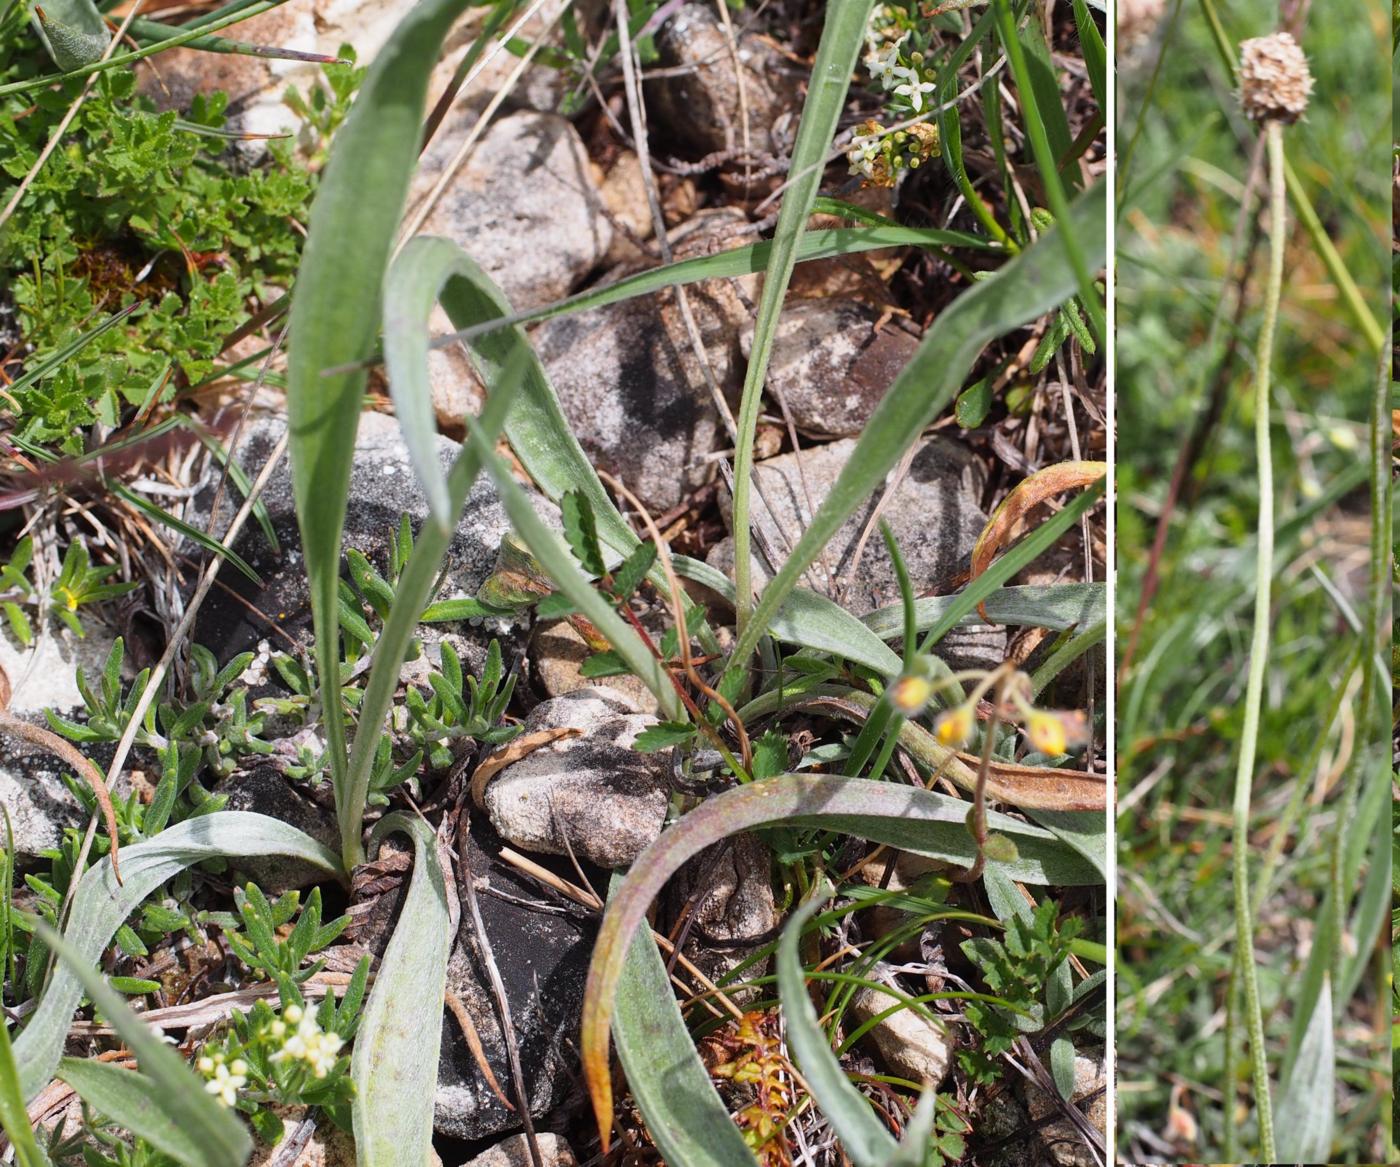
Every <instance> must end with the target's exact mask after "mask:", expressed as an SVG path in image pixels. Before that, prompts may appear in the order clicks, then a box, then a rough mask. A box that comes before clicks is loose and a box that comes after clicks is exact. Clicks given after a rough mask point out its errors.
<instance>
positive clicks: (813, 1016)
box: [629, 881, 896, 1167]
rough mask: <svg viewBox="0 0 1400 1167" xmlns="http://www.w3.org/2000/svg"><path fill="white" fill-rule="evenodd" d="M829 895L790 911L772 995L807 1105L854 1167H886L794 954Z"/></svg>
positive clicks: (877, 1130) (870, 1120)
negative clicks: (811, 1105)
mask: <svg viewBox="0 0 1400 1167" xmlns="http://www.w3.org/2000/svg"><path fill="white" fill-rule="evenodd" d="M830 896H831V886H830V884H827V883H826V882H825V881H823V883H822V885H821V886H820V887H819V888H818V890H817V892H816V894H815V895H814V896H813V897H812V898H811V899H809V900H808V901H807V902H806V903H804V904H803V905H802V906H801V907H799V908H798V909H797V911H795V912H793V914H792V916H791V918H790V919H789V920H788V922H787V923H786V924H785V925H784V926H783V932H782V936H781V937H780V938H779V940H778V952H777V973H778V995H779V997H780V999H781V1000H782V1003H783V1020H784V1021H785V1022H786V1024H787V1039H788V1046H789V1047H790V1048H791V1050H792V1055H793V1060H794V1061H795V1062H796V1063H797V1068H798V1069H799V1070H801V1071H802V1077H803V1079H804V1080H805V1081H806V1083H807V1085H808V1087H810V1089H811V1091H812V1098H813V1100H814V1101H815V1102H816V1104H817V1106H818V1107H819V1108H820V1110H821V1112H822V1114H823V1115H825V1116H826V1118H827V1120H828V1121H829V1122H830V1123H831V1127H832V1129H833V1130H834V1131H835V1132H836V1135H837V1137H838V1138H839V1139H840V1140H841V1149H842V1150H843V1151H844V1152H845V1153H846V1155H848V1156H849V1157H850V1160H851V1162H852V1163H854V1164H855V1167H887V1165H888V1163H889V1162H890V1159H891V1158H892V1157H893V1156H894V1154H895V1146H896V1144H895V1138H894V1136H893V1135H892V1134H890V1132H889V1131H888V1130H886V1129H885V1124H884V1123H882V1122H881V1121H880V1120H879V1119H878V1118H876V1117H875V1112H874V1110H872V1109H871V1105H870V1102H869V1100H868V1099H867V1098H866V1097H865V1095H863V1094H862V1093H861V1092H860V1091H859V1090H857V1089H856V1088H855V1086H853V1085H852V1084H851V1080H850V1079H849V1078H848V1077H846V1071H845V1070H843V1069H842V1068H841V1063H840V1062H838V1061H837V1060H836V1055H835V1054H834V1053H832V1052H831V1045H830V1043H829V1042H828V1041H827V1037H826V1032H825V1031H824V1030H823V1029H822V1027H821V1021H820V1019H819V1018H818V1017H817V1011H816V1009H815V1008H813V1006H812V1001H811V998H810V997H809V996H808V995H807V979H806V976H805V974H804V972H803V969H802V959H801V956H800V955H799V953H798V944H799V942H800V941H801V939H802V930H803V928H804V927H806V925H807V922H808V921H809V920H811V918H812V917H813V916H814V915H816V913H817V912H818V911H819V910H820V908H821V906H822V905H823V904H824V903H826V901H827V900H828V899H829V898H830ZM629 1081H630V1079H629Z"/></svg>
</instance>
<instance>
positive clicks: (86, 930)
mask: <svg viewBox="0 0 1400 1167" xmlns="http://www.w3.org/2000/svg"><path fill="white" fill-rule="evenodd" d="M266 855H284V856H287V857H288V858H293V859H304V860H305V861H306V862H308V863H311V864H314V865H315V866H317V867H320V868H322V869H323V870H324V871H326V873H327V874H332V873H335V872H338V871H339V870H340V861H339V859H338V857H337V856H336V854H335V852H334V851H331V850H330V849H329V848H327V847H324V846H322V845H321V844H320V843H318V842H317V841H316V840H315V839H313V838H312V837H311V836H310V835H307V834H304V833H302V832H301V831H299V830H297V829H296V828H295V827H292V826H288V825H287V824H286V823H284V822H280V821H278V820H277V819H274V818H269V817H268V816H267V815H261V814H253V813H251V812H248V811H220V812H218V813H217V814H209V815H201V816H199V817H198V818H192V819H186V820H185V821H184V822H182V823H177V824H176V825H175V826H173V827H169V828H167V829H166V830H164V831H162V832H161V833H160V834H158V835H156V836H155V838H153V839H148V840H146V841H145V842H143V843H137V844H135V845H134V846H130V847H126V848H124V849H123V850H122V882H121V883H118V882H117V881H116V877H115V876H114V875H113V873H112V864H111V861H110V860H108V859H104V860H102V862H100V863H98V864H96V865H95V866H93V867H92V868H90V869H89V871H88V873H87V874H86V875H84V876H83V878H82V879H81V880H80V881H79V882H78V888H77V892H76V893H75V894H74V896H73V905H72V909H71V910H70V911H69V913H68V924H67V926H66V928H65V929H64V933H63V935H64V938H65V940H66V941H67V943H68V946H69V947H70V948H71V949H72V950H73V952H74V953H75V954H76V957H77V958H78V959H80V960H82V961H85V962H86V963H87V964H88V965H91V966H93V967H96V965H97V962H98V961H99V960H100V959H101V957H102V951H103V949H105V948H106V947H107V945H108V944H109V943H110V942H111V939H112V937H113V936H114V935H115V934H116V931H117V929H118V928H119V927H121V925H122V923H123V921H125V920H126V918H127V916H129V915H130V914H131V913H132V912H134V911H135V910H136V909H137V908H138V907H139V906H140V905H141V903H142V901H144V900H145V898H146V897H147V896H148V895H150V894H151V892H153V891H155V890H156V888H158V887H160V885H161V884H163V883H164V882H165V881H166V880H167V879H169V878H170V877H171V876H173V875H178V874H179V873H180V872H181V871H183V870H185V868H187V867H190V866H192V865H193V864H195V863H200V862H203V861H204V860H206V859H243V858H250V857H255V856H258V857H260V856H266ZM82 996H83V983H82V980H81V979H80V978H79V977H78V976H77V974H76V973H75V972H74V971H73V969H72V967H71V964H70V963H68V962H65V963H64V964H61V965H60V966H59V967H58V968H56V969H55V970H54V973H53V977H52V978H51V979H50V981H49V985H48V988H47V989H46V990H45V991H44V995H43V997H42V998H41V999H40V1001H39V1006H38V1008H37V1009H35V1010H34V1013H33V1016H31V1017H30V1019H29V1023H28V1024H27V1025H26V1026H25V1028H24V1032H23V1033H21V1034H20V1035H19V1037H18V1038H17V1039H16V1040H15V1061H16V1062H17V1063H18V1065H19V1074H20V1082H21V1084H22V1086H23V1088H24V1096H25V1099H26V1100H29V1099H32V1098H33V1097H34V1096H35V1095H36V1094H38V1093H39V1091H40V1090H42V1089H43V1088H44V1087H45V1086H46V1085H48V1083H49V1080H50V1079H51V1078H52V1077H53V1074H54V1070H55V1069H57V1067H58V1062H59V1058H60V1057H62V1055H63V1042H64V1039H65V1038H66V1037H67V1036H68V1025H69V1022H71V1021H72V1019H73V1010H74V1009H76V1008H77V1007H78V1002H79V1001H80V1000H81V999H82Z"/></svg>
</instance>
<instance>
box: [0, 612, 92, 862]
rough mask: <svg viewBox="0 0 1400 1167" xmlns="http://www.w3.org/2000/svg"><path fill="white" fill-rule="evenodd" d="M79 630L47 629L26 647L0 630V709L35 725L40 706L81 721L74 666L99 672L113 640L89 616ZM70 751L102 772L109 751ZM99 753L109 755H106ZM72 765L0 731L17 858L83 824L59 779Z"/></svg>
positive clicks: (4, 797) (2, 796)
mask: <svg viewBox="0 0 1400 1167" xmlns="http://www.w3.org/2000/svg"><path fill="white" fill-rule="evenodd" d="M84 629H85V631H86V632H87V635H86V636H84V637H82V638H79V637H75V636H74V635H73V634H72V633H71V632H69V631H68V630H67V629H59V628H52V627H51V628H49V629H46V630H45V631H44V632H43V633H42V634H41V635H39V636H38V638H37V640H36V641H35V643H34V645H33V646H32V647H31V648H29V649H22V648H21V647H20V646H19V645H17V644H15V643H14V642H13V641H11V640H10V638H9V636H8V634H7V632H0V672H3V673H4V676H5V678H6V680H7V681H8V682H9V687H10V689H11V692H10V699H9V704H8V706H4V707H3V708H5V710H6V712H8V713H10V714H12V715H14V716H15V717H19V718H21V719H23V720H25V721H30V722H33V723H34V724H35V725H40V726H47V725H48V722H47V720H46V719H45V717H44V711H45V710H51V711H53V712H54V713H57V714H59V715H61V716H63V717H69V718H72V719H74V720H77V721H84V720H86V711H85V709H84V706H83V699H82V696H81V695H80V694H79V692H78V683H77V670H78V669H79V668H81V669H82V670H83V672H84V673H85V674H86V676H87V677H88V678H89V680H92V679H94V678H96V677H98V676H100V675H101V673H102V666H103V665H104V664H105V663H106V660H107V654H108V652H109V651H110V650H111V647H112V643H113V639H114V638H113V637H112V635H111V633H110V631H109V630H108V629H107V628H106V627H105V626H103V625H102V624H101V623H100V622H99V621H97V620H95V619H92V618H88V619H86V620H85V621H84ZM36 631H37V628H36ZM77 748H78V749H79V750H80V751H82V752H83V753H84V754H86V755H87V756H89V757H91V758H93V759H94V762H95V764H96V765H97V766H98V768H99V769H103V770H104V772H105V764H106V762H109V761H110V760H111V759H110V753H109V752H107V751H105V750H104V749H97V750H94V748H93V747H92V746H90V745H79V746H78V747H77ZM104 752H107V753H108V756H107V757H106V759H105V760H104V759H103V757H102V756H101V755H102V754H103V753H104ZM71 769H72V768H71V767H69V766H65V765H64V764H63V763H62V762H60V761H59V760H58V759H57V758H55V757H54V756H53V754H51V753H49V752H48V751H47V750H44V749H42V748H40V747H39V746H36V745H32V744H31V743H29V742H25V741H20V740H18V739H16V738H13V737H10V736H9V735H5V734H0V806H3V807H4V809H5V812H6V813H7V814H8V815H9V819H10V829H11V830H12V831H13V832H14V844H15V850H16V851H18V852H19V853H20V854H21V855H37V854H39V853H40V852H41V851H45V850H47V849H49V848H51V847H57V846H58V845H59V843H61V842H62V841H63V830H64V828H65V827H77V826H81V825H82V824H83V823H84V822H86V820H87V816H86V815H85V814H84V813H83V811H82V808H81V806H80V805H79V804H78V801H77V799H75V798H74V797H73V794H72V792H71V791H69V789H68V787H67V786H65V785H64V783H63V779H62V778H61V775H62V774H64V773H69V772H71ZM0 829H2V828H0Z"/></svg>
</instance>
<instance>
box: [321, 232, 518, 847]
mask: <svg viewBox="0 0 1400 1167" xmlns="http://www.w3.org/2000/svg"><path fill="white" fill-rule="evenodd" d="M463 260H465V255H464V253H462V251H461V249H460V248H458V247H456V246H455V245H454V244H451V243H448V242H447V241H445V240H419V239H414V240H412V241H411V242H410V243H409V244H408V245H407V246H405V247H404V249H403V251H402V252H401V253H400V254H399V256H398V258H397V259H395V261H394V263H393V264H392V265H391V266H390V269H389V273H388V275H387V276H386V278H385V301H386V303H387V304H389V305H391V306H393V305H408V304H412V305H414V306H415V308H416V311H417V314H416V315H415V314H414V313H412V312H409V311H407V310H403V311H399V310H393V309H392V308H391V310H389V311H387V312H386V314H385V326H384V347H385V354H386V357H387V359H388V373H389V385H390V389H391V391H392V392H393V394H394V395H395V401H396V402H398V401H402V402H403V403H404V408H407V409H409V410H416V409H418V408H420V406H421V407H423V408H427V409H429V410H430V409H431V406H430V405H429V404H428V403H429V401H430V399H431V389H430V388H429V383H428V315H429V313H430V312H431V310H432V305H433V303H434V301H435V300H436V299H437V297H438V296H439V295H442V294H443V293H444V289H445V288H448V289H450V288H451V287H453V285H454V284H455V283H456V282H458V281H459V279H461V280H469V279H470V277H471V276H472V275H473V274H474V273H476V272H479V269H478V268H476V266H475V265H474V264H471V263H470V261H467V263H466V264H465V265H464V264H463ZM425 287H426V288H430V289H432V294H431V295H427V296H425V295H422V294H420V293H421V290H422V289H423V288H425ZM506 339H507V340H509V339H514V340H515V341H516V344H515V346H514V348H515V355H514V357H513V364H512V365H511V366H510V367H506V368H499V367H497V366H494V365H493V366H492V367H491V368H490V369H488V370H483V373H484V375H486V377H487V381H486V383H487V384H488V385H490V386H491V387H492V388H491V391H490V394H489V396H488V398H487V402H486V406H485V408H484V409H483V410H482V412H481V418H480V420H479V422H478V425H479V427H480V429H481V431H482V433H483V434H484V435H485V436H486V438H487V439H488V441H489V442H491V443H494V442H495V440H496V435H497V434H498V433H499V432H500V430H501V427H502V426H503V425H504V423H505V418H506V415H507V413H508V412H509V411H510V410H511V408H512V406H513V404H514V402H515V400H516V398H517V394H518V391H519V388H520V386H521V384H522V382H523V378H524V376H525V371H526V362H527V360H528V359H531V358H533V355H534V354H533V353H531V352H530V351H529V346H528V345H527V344H526V343H525V340H524V338H523V336H518V335H517V336H516V337H514V338H506ZM396 408H397V406H396ZM431 450H432V458H433V462H434V468H433V472H432V473H433V475H434V476H436V477H437V478H438V479H440V480H442V483H443V489H444V491H445V494H446V511H445V514H446V516H447V521H446V522H431V523H427V524H425V525H424V527H423V529H422V530H421V531H419V533H418V537H417V539H416V540H415V542H414V545H413V552H412V554H411V555H410V556H409V560H408V563H407V564H406V565H405V567H404V570H403V573H402V575H401V576H400V577H399V580H398V583H397V585H396V586H395V589H394V603H393V606H392V607H391V608H390V610H389V618H388V619H387V620H386V621H385V622H384V629H383V631H382V632H381V634H380V637H379V641H378V644H377V646H376V648H375V657H374V664H373V665H372V666H371V668H370V674H369V679H368V681H366V683H365V692H364V696H363V697H362V698H361V702H360V719H359V725H358V727H357V729H356V732H355V740H354V742H353V743H352V747H351V751H350V762H349V766H348V768H347V772H346V778H345V785H344V790H345V799H344V806H343V807H342V808H341V809H340V810H339V816H338V817H339V819H340V827H341V851H342V854H344V855H346V856H352V857H353V858H349V859H347V863H354V862H357V861H358V858H359V855H360V850H361V844H360V832H361V827H362V824H363V809H364V805H365V799H366V797H367V795H368V793H369V780H370V771H371V769H372V767H373V764H374V755H375V750H376V749H377V748H378V745H379V739H380V733H381V732H382V730H383V726H384V719H385V718H386V717H387V716H388V713H389V706H390V705H391V704H392V703H393V699H394V694H395V693H396V692H397V690H398V684H399V669H400V667H401V666H402V664H403V658H404V656H405V655H406V653H407V651H408V646H409V644H410V643H411V642H412V640H413V637H414V634H415V633H416V632H417V628H418V623H419V620H420V618H424V619H425V618H427V617H428V612H426V611H425V605H427V603H428V601H429V599H431V597H432V591H433V587H434V586H435V585H436V583H437V577H438V570H439V568H440V567H441V565H442V561H443V558H444V556H445V555H446V554H447V549H448V546H449V544H450V542H451V539H452V533H453V530H454V529H455V525H456V521H457V518H458V516H460V515H461V513H462V507H463V505H465V503H466V499H467V495H468V493H469V492H470V491H471V488H472V485H473V483H475V482H476V479H477V476H478V475H479V474H480V473H481V458H480V456H479V454H478V453H477V451H476V450H475V449H474V448H472V447H470V446H468V445H464V446H463V447H462V451H461V453H460V454H459V455H458V456H457V458H456V459H455V460H454V461H453V463H452V466H451V468H450V469H449V471H448V472H447V476H446V478H445V479H442V477H441V475H442V472H441V468H440V466H439V465H438V463H437V440H436V438H435V437H434V438H433V441H432V446H431ZM419 456H420V457H423V458H426V457H427V454H426V452H425V451H422V450H420V454H419ZM469 602H471V603H474V601H469ZM451 603H452V601H447V602H446V604H447V605H450V604H451ZM445 606H446V605H441V606H439V605H434V607H437V608H439V609H440V610H439V611H438V612H437V613H435V615H436V616H437V617H438V618H443V616H444V613H443V611H442V610H441V608H443V607H445ZM420 614H421V615H420Z"/></svg>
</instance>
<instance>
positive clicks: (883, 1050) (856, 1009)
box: [851, 988, 954, 1087]
mask: <svg viewBox="0 0 1400 1167" xmlns="http://www.w3.org/2000/svg"><path fill="white" fill-rule="evenodd" d="M899 1003H900V1002H899V998H898V997H893V996H891V995H890V994H889V993H882V992H881V991H880V990H878V989H871V988H863V989H861V990H860V991H859V992H857V993H856V995H855V996H854V997H853V998H851V1013H852V1015H853V1016H854V1017H856V1018H858V1019H859V1020H860V1022H861V1023H862V1024H864V1023H865V1022H867V1021H869V1020H870V1019H871V1018H872V1017H876V1016H878V1015H879V1014H881V1013H883V1012H885V1010H887V1009H893V1008H895V1006H897V1005H898V1004H899ZM869 1038H870V1041H871V1042H872V1043H873V1044H874V1046H875V1048H876V1049H877V1050H879V1051H880V1057H881V1058H882V1059H883V1060H884V1063H885V1066H886V1068H887V1069H888V1071H889V1072H890V1073H892V1074H898V1075H899V1076H900V1077H901V1078H908V1079H909V1080H910V1081H911V1082H927V1083H929V1084H930V1085H931V1086H934V1087H936V1086H938V1085H939V1083H941V1082H942V1081H943V1079H944V1077H945V1076H946V1075H947V1073H948V1068H949V1066H950V1065H951V1064H952V1058H953V1046H954V1041H953V1038H952V1036H951V1035H950V1034H949V1032H948V1029H947V1027H946V1026H945V1025H943V1024H942V1023H941V1022H938V1021H934V1020H931V1019H930V1018H929V1017H927V1016H925V1015H924V1014H922V1013H920V1012H919V1011H918V1010H916V1009H899V1010H897V1011H896V1012H894V1013H891V1014H890V1015H889V1016H888V1017H886V1018H884V1019H883V1020H881V1021H878V1022H876V1024H875V1026H874V1027H873V1028H872V1029H871V1030H870V1033H869Z"/></svg>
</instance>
